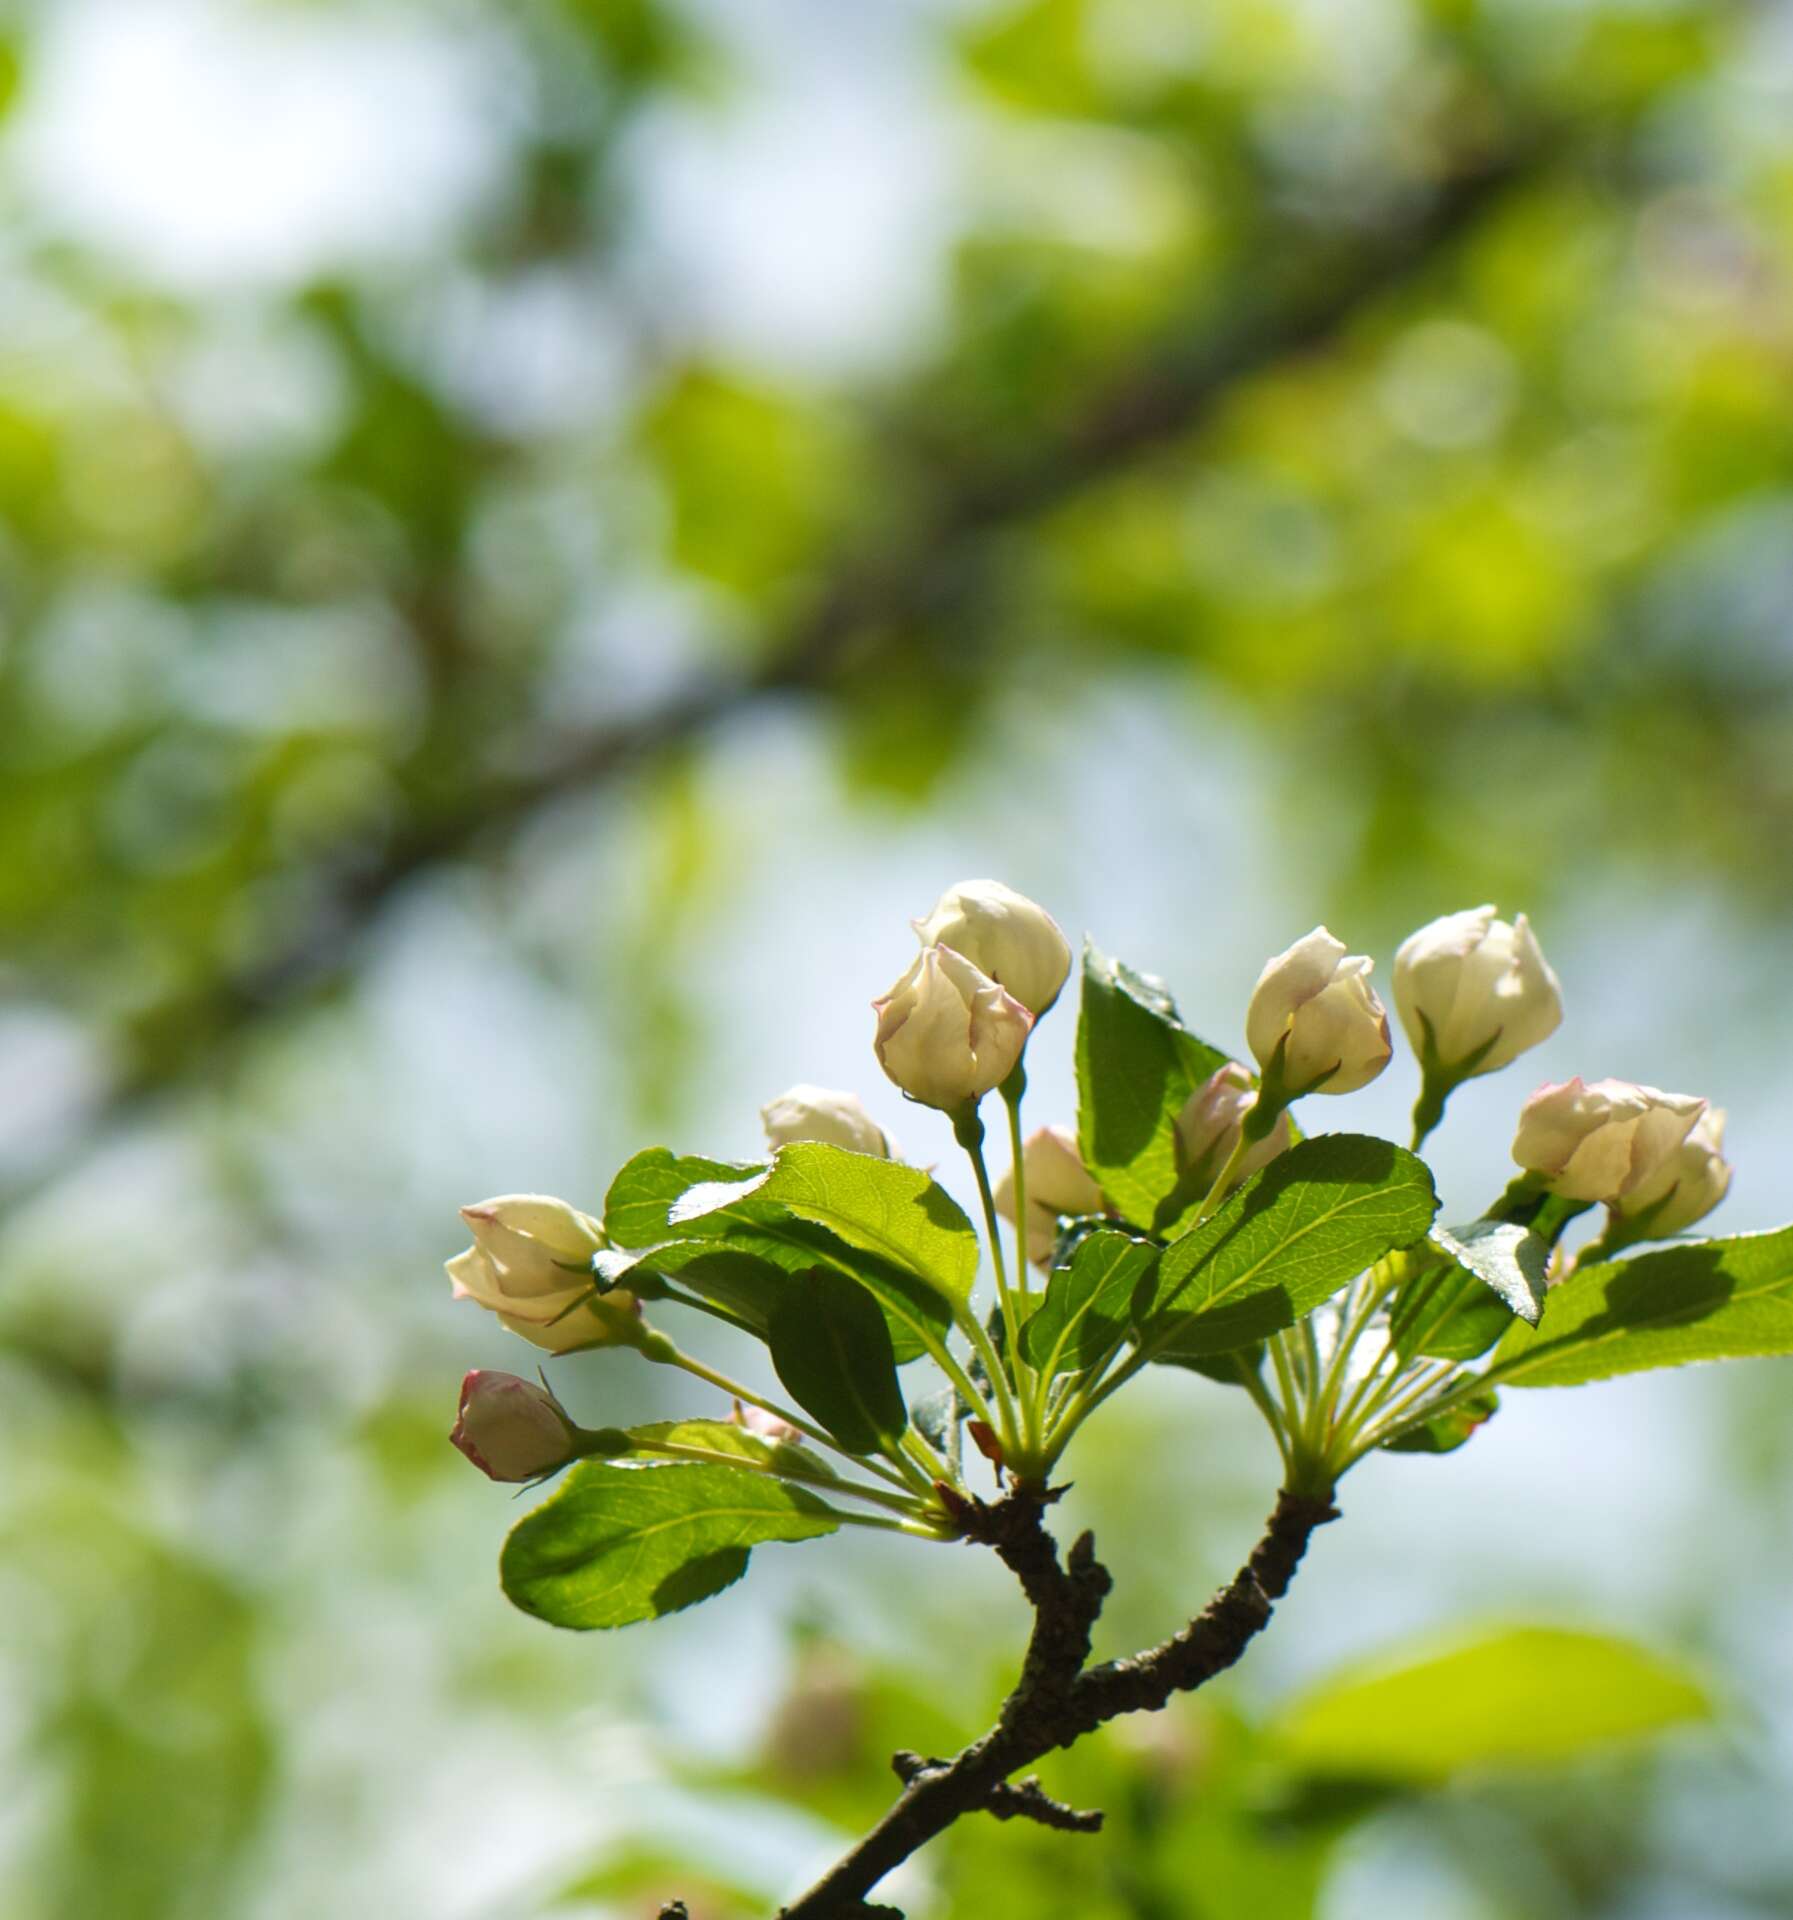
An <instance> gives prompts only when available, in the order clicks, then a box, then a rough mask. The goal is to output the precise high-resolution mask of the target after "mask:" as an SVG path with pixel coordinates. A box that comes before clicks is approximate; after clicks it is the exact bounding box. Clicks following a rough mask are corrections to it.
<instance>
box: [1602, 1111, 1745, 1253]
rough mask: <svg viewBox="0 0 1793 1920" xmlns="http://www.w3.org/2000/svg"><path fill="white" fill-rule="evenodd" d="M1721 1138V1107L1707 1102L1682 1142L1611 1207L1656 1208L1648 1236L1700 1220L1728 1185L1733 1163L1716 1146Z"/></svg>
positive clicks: (1626, 1210)
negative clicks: (1704, 1109)
mask: <svg viewBox="0 0 1793 1920" xmlns="http://www.w3.org/2000/svg"><path fill="white" fill-rule="evenodd" d="M1724 1138H1725V1114H1724V1109H1723V1108H1722V1107H1708V1108H1707V1109H1706V1111H1705V1112H1704V1113H1702V1114H1701V1115H1700V1117H1699V1118H1698V1119H1697V1120H1696V1121H1695V1122H1694V1123H1693V1126H1692V1128H1691V1129H1690V1130H1689V1132H1688V1135H1687V1138H1686V1139H1685V1140H1683V1141H1682V1142H1681V1144H1680V1146H1678V1147H1677V1148H1676V1149H1675V1151H1674V1152H1673V1153H1671V1154H1670V1155H1669V1156H1668V1158H1667V1159H1666V1160H1665V1161H1663V1163H1662V1165H1661V1166H1659V1167H1658V1168H1657V1169H1656V1171H1655V1173H1654V1174H1652V1175H1651V1176H1650V1177H1649V1178H1648V1179H1646V1180H1640V1181H1639V1182H1638V1184H1637V1185H1636V1186H1634V1187H1633V1188H1631V1190H1630V1191H1629V1192H1628V1193H1626V1194H1625V1195H1624V1196H1623V1197H1622V1198H1621V1199H1620V1201H1619V1203H1618V1205H1617V1206H1616V1207H1615V1208H1614V1211H1615V1212H1616V1213H1618V1214H1619V1215H1620V1216H1621V1217H1623V1218H1626V1219H1630V1218H1632V1217H1634V1216H1635V1215H1637V1214H1640V1213H1643V1212H1644V1211H1645V1210H1646V1209H1647V1208H1650V1207H1656V1208H1657V1209H1658V1211H1657V1212H1655V1213H1653V1214H1651V1216H1650V1219H1649V1221H1648V1222H1647V1225H1648V1228H1649V1233H1650V1235H1651V1236H1652V1237H1654V1238H1658V1239H1662V1238H1666V1237H1667V1236H1668V1235H1669V1234H1671V1233H1681V1232H1683V1231H1684V1230H1685V1229H1686V1228H1688V1227H1691V1226H1692V1225H1693V1223H1694V1222H1695V1221H1696V1220H1703V1219H1704V1218H1705V1217H1706V1215H1707V1214H1709V1213H1710V1212H1711V1211H1712V1209H1713V1208H1714V1207H1715V1206H1717V1205H1718V1203H1719V1201H1721V1200H1722V1199H1723V1198H1724V1197H1725V1194H1726V1193H1727V1192H1728V1191H1729V1190H1730V1185H1731V1165H1730V1162H1729V1161H1728V1160H1726V1159H1724V1158H1723V1156H1722V1154H1721V1151H1720V1149H1721V1148H1722V1147H1723V1146H1724Z"/></svg>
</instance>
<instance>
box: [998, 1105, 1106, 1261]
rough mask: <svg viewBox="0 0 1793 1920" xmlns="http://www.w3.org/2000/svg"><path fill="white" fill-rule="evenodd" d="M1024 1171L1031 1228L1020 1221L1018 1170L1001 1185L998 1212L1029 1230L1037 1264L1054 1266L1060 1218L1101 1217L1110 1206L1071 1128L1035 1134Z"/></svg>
mask: <svg viewBox="0 0 1793 1920" xmlns="http://www.w3.org/2000/svg"><path fill="white" fill-rule="evenodd" d="M1021 1169H1022V1172H1023V1173H1024V1174H1025V1175H1026V1176H1027V1219H1026V1222H1025V1225H1024V1226H1023V1223H1022V1222H1020V1221H1015V1170H1014V1168H1013V1167H1010V1168H1009V1170H1008V1172H1006V1173H1005V1174H1004V1175H1003V1176H1002V1178H1001V1179H1000V1180H999V1181H998V1182H997V1183H996V1211H997V1212H998V1213H1000V1214H1001V1215H1002V1217H1003V1218H1004V1219H1005V1220H1009V1221H1014V1222H1015V1224H1016V1225H1017V1226H1023V1231H1024V1232H1025V1234H1026V1238H1027V1257H1028V1259H1030V1260H1031V1261H1032V1262H1033V1263H1034V1264H1035V1265H1036V1266H1041V1267H1044V1266H1050V1265H1051V1262H1052V1253H1053V1249H1054V1248H1055V1247H1056V1246H1057V1245H1058V1223H1059V1220H1060V1218H1061V1217H1062V1216H1064V1215H1067V1214H1069V1215H1072V1216H1077V1215H1082V1214H1090V1213H1100V1212H1102V1210H1103V1208H1104V1206H1105V1205H1106V1204H1107V1203H1106V1202H1105V1201H1104V1199H1103V1197H1102V1189H1101V1188H1100V1187H1099V1186H1097V1185H1096V1183H1095V1181H1094V1180H1093V1179H1092V1178H1091V1177H1090V1172H1089V1169H1088V1168H1087V1167H1086V1166H1085V1165H1084V1164H1083V1155H1082V1154H1081V1153H1080V1152H1079V1151H1078V1147H1077V1136H1076V1134H1074V1133H1073V1132H1072V1131H1071V1130H1070V1128H1069V1127H1040V1128H1039V1129H1037V1130H1036V1131H1035V1132H1033V1133H1031V1134H1029V1135H1028V1137H1027V1138H1026V1140H1024V1141H1023V1142H1022V1145H1021Z"/></svg>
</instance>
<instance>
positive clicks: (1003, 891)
mask: <svg viewBox="0 0 1793 1920" xmlns="http://www.w3.org/2000/svg"><path fill="white" fill-rule="evenodd" d="M912 924H913V926H914V928H915V931H916V932H917V933H918V934H919V935H920V936H921V940H922V944H923V945H924V946H929V947H951V948H952V950H953V951H954V952H955V953H962V954H963V955H964V956H965V958H966V959H967V960H969V961H970V962H971V964H972V965H973V966H974V967H976V968H977V970H978V971H979V972H980V973H983V974H987V975H988V976H989V977H990V978H991V979H992V980H994V981H995V982H996V984H997V985H998V986H1000V987H1004V988H1006V989H1007V990H1008V992H1009V993H1011V994H1013V995H1014V997H1015V998H1016V999H1017V1000H1019V1001H1020V1002H1021V1004H1022V1005H1023V1006H1024V1007H1025V1008H1026V1009H1027V1010H1028V1012H1029V1013H1031V1014H1032V1015H1033V1017H1034V1018H1035V1019H1036V1020H1037V1019H1038V1018H1039V1017H1040V1015H1041V1014H1043V1013H1044V1012H1045V1011H1046V1009H1047V1008H1048V1007H1050V1006H1051V1005H1052V1003H1053V1001H1055V1000H1056V999H1057V998H1058V996H1059V994H1060V993H1061V992H1062V991H1063V989H1064V984H1065V981H1066V979H1067V978H1068V977H1069V975H1070V972H1071V944H1070V942H1069V941H1068V940H1067V939H1066V938H1065V936H1064V934H1063V933H1062V932H1060V930H1059V925H1058V922H1057V921H1056V920H1054V919H1053V917H1052V916H1051V914H1049V913H1048V912H1047V911H1046V909H1045V908H1044V907H1042V906H1039V905H1037V904H1036V903H1035V902H1034V901H1032V900H1029V899H1028V898H1027V896H1026V895H1025V894H1021V893H1017V892H1016V891H1015V890H1014V888H1013V887H1005V886H1004V885H1003V884H1002V882H1001V881H1000V880H961V881H960V882H959V884H958V885H957V886H956V887H948V888H947V890H946V892H944V893H943V894H942V895H941V896H940V898H939V899H938V900H937V901H935V903H934V909H933V911H932V912H931V913H930V914H928V916H927V917H926V918H925V919H922V920H916V921H914V922H912Z"/></svg>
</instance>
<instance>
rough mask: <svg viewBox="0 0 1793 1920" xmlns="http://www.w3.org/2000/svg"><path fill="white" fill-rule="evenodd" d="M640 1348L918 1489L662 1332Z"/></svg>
mask: <svg viewBox="0 0 1793 1920" xmlns="http://www.w3.org/2000/svg"><path fill="white" fill-rule="evenodd" d="M641 1351H642V1352H643V1353H644V1354H645V1355H646V1356H647V1358H648V1359H650V1360H655V1361H658V1362H659V1363H660V1364H661V1365H663V1366H672V1367H678V1368H679V1369H680V1370H681V1371H682V1372H685V1373H688V1374H690V1375H691V1376H692V1378H693V1379H696V1380H702V1381H703V1382H704V1383H705V1384H706V1385H708V1386H712V1387H719V1388H720V1389H721V1390H722V1391H723V1392H724V1393H726V1394H727V1395H728V1396H729V1397H730V1398H731V1399H734V1400H744V1401H745V1402H746V1403H747V1405H748V1406H750V1407H758V1408H759V1410H760V1411H761V1412H762V1413H769V1414H771V1415H772V1417H773V1418H774V1419H775V1420H782V1421H784V1422H785V1423H786V1425H788V1426H792V1427H795V1428H796V1429H797V1431H798V1432H799V1433H801V1434H804V1435H805V1436H807V1437H808V1438H809V1439H811V1440H813V1441H815V1442H816V1444H817V1445H818V1446H823V1447H826V1448H827V1449H828V1451H829V1452H830V1453H838V1454H839V1455H840V1457H841V1458H842V1459H843V1460H851V1461H852V1462H853V1463H854V1465H855V1466H859V1467H863V1468H864V1469H865V1471H866V1472H867V1473H873V1474H876V1475H877V1476H878V1478H879V1479H880V1480H888V1481H889V1482H890V1484H891V1485H892V1486H895V1487H904V1488H910V1489H913V1490H914V1491H916V1492H919V1491H920V1488H919V1487H917V1486H916V1484H915V1482H914V1481H913V1480H912V1479H910V1478H909V1477H907V1476H906V1475H905V1474H903V1473H902V1472H901V1471H900V1470H899V1469H893V1468H891V1467H887V1466H885V1465H884V1464H883V1463H882V1462H881V1461H878V1460H873V1459H871V1458H869V1457H867V1456H866V1455H864V1454H858V1453H849V1452H848V1451H847V1450H846V1448H845V1447H843V1446H842V1445H841V1444H840V1442H839V1441H838V1440H836V1439H835V1438H834V1436H833V1435H832V1434H830V1433H829V1432H828V1430H827V1429H826V1428H825V1427H818V1426H817V1425H816V1424H815V1422H814V1421H813V1420H805V1419H804V1417H803V1416H802V1414H800V1413H796V1412H794V1411H793V1410H792V1409H791V1408H789V1407H786V1406H781V1405H780V1404H779V1403H778V1402H777V1401H776V1400H768V1399H767V1398H766V1396H765V1395H764V1394H761V1393H755V1392H754V1390H753V1389H752V1388H751V1387H744V1386H743V1385H742V1384H741V1382H740V1381H739V1380H731V1379H730V1378H729V1377H728V1375H727V1374H726V1373H718V1372H717V1371H716V1369H715V1368H714V1367H707V1366H705V1365H704V1363H703V1362H702V1361H701V1360H699V1359H696V1358H695V1357H694V1356H693V1355H691V1354H688V1353H686V1352H685V1351H684V1349H683V1348H682V1347H677V1346H674V1345H673V1343H672V1342H671V1341H670V1340H668V1339H667V1338H666V1336H665V1335H664V1334H657V1335H654V1336H653V1337H651V1338H650V1339H649V1340H648V1341H646V1342H645V1343H644V1344H643V1346H642V1348H641Z"/></svg>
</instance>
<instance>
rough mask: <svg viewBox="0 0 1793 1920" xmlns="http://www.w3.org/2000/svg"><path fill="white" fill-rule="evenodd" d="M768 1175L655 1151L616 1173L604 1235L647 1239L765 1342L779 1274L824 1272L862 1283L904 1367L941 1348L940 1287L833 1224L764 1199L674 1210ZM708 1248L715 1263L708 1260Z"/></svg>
mask: <svg viewBox="0 0 1793 1920" xmlns="http://www.w3.org/2000/svg"><path fill="white" fill-rule="evenodd" d="M763 1171H764V1170H763V1169H762V1168H759V1167H751V1166H749V1167H742V1166H735V1165H731V1164H729V1163H728V1162H726V1161H719V1160H703V1159H699V1158H696V1157H695V1156H688V1157H685V1158H679V1157H678V1156H676V1155H674V1154H671V1153H669V1152H668V1151H667V1150H666V1149H665V1148H664V1147H654V1148H652V1149H650V1150H649V1151H648V1152H646V1153H640V1154H637V1155H636V1156H635V1158H634V1159H633V1160H631V1161H630V1162H629V1163H628V1165H627V1166H625V1167H624V1168H623V1170H622V1172H621V1173H619V1174H618V1175H617V1177H616V1180H615V1182H614V1183H613V1185H612V1186H611V1189H610V1197H609V1199H608V1200H607V1201H606V1203H605V1214H604V1225H605V1230H606V1231H607V1232H608V1233H609V1234H610V1236H611V1238H612V1239H620V1237H621V1231H625V1230H626V1231H627V1232H629V1233H631V1234H635V1235H645V1236H646V1237H645V1238H643V1239H639V1240H637V1241H635V1242H634V1243H633V1244H637V1245H645V1246H653V1252H652V1253H651V1254H649V1255H647V1256H645V1258H646V1260H647V1262H648V1263H649V1264H650V1265H651V1266H652V1268H653V1270H654V1271H655V1272H658V1273H665V1274H667V1275H668V1276H669V1277H672V1276H676V1277H677V1278H678V1279H679V1280H680V1282H681V1283H682V1284H683V1285H686V1286H688V1287H690V1289H691V1290H692V1291H693V1292H694V1293H699V1294H701V1295H703V1297H704V1298H706V1299H710V1300H714V1301H715V1302H716V1304H717V1305H718V1306H723V1307H727V1308H728V1309H729V1311H730V1312H732V1313H737V1314H739V1315H740V1316H741V1318H742V1319H744V1320H746V1321H747V1322H748V1323H749V1325H751V1326H753V1327H754V1328H755V1329H756V1330H757V1331H758V1332H759V1333H760V1335H761V1337H762V1338H764V1336H765V1332H766V1328H767V1326H768V1324H769V1323H770V1319H771V1315H772V1312H773V1310H774V1309H775V1308H776V1306H777V1305H778V1302H779V1300H780V1299H782V1298H783V1294H784V1285H783V1283H782V1282H781V1281H780V1280H779V1279H778V1278H777V1277H776V1276H777V1275H779V1274H782V1275H784V1276H787V1277H788V1276H789V1275H791V1274H795V1273H807V1272H809V1271H810V1270H811V1269H812V1268H814V1267H816V1266H818V1265H825V1266H829V1267H832V1268H833V1269H834V1270H835V1271H836V1272H839V1273H845V1274H848V1275H849V1276H851V1278H853V1279H855V1280H857V1281H858V1282H859V1284H860V1285H861V1286H862V1287H864V1288H865V1289H866V1291H867V1292H868V1293H870V1294H871V1295H872V1296H873V1297H874V1298H875V1299H876V1300H877V1302H878V1304H879V1306H881V1307H882V1308H883V1309H884V1316H885V1319H886V1320H887V1321H888V1323H889V1326H890V1339H891V1346H892V1348H893V1349H894V1351H895V1353H896V1357H897V1364H898V1365H899V1366H901V1365H903V1364H905V1363H907V1362H908V1361H910V1360H913V1359H915V1358H916V1357H917V1356H918V1355H919V1354H922V1353H925V1352H926V1351H927V1350H928V1348H929V1346H930V1345H933V1344H938V1342H939V1340H940V1339H941V1337H942V1336H943V1334H944V1332H945V1329H946V1327H947V1325H948V1323H949V1322H950V1320H951V1317H952V1316H951V1309H950V1307H949V1306H948V1304H947V1302H946V1301H945V1300H944V1299H943V1298H942V1296H941V1295H940V1294H939V1292H938V1291H936V1289H935V1288H933V1287H932V1286H930V1285H928V1283H927V1282H926V1281H924V1280H921V1279H918V1278H917V1277H916V1276H915V1275H914V1274H913V1273H912V1272H910V1271H908V1270H907V1269H906V1268H904V1267H900V1266H895V1265H893V1264H892V1263H891V1262H890V1261H888V1260H883V1259H880V1258H879V1257H878V1256H877V1255H876V1254H874V1253H868V1252H866V1251H865V1250H864V1249H862V1248H859V1247H853V1246H849V1245H848V1244H847V1243H846V1242H845V1241H844V1240H841V1239H839V1238H837V1237H836V1236H835V1235H834V1234H832V1233H830V1232H828V1230H827V1229H826V1228H825V1227H820V1226H817V1225H815V1224H814V1223H813V1222H811V1221H809V1220H801V1219H798V1218H797V1217H796V1216H795V1215H794V1214H793V1213H792V1212H791V1210H790V1209H789V1208H788V1207H785V1206H782V1205H780V1204H779V1203H778V1202H776V1201H772V1200H766V1199H764V1198H763V1197H761V1195H760V1194H759V1193H757V1192H752V1193H749V1194H748V1197H746V1198H744V1199H736V1200H733V1201H730V1202H729V1203H728V1204H726V1205H722V1206H715V1207H712V1208H711V1209H710V1210H709V1211H707V1212H705V1213H703V1214H701V1215H697V1216H695V1217H692V1218H689V1219H683V1220H681V1221H680V1223H679V1224H678V1225H677V1226H676V1227H675V1226H674V1225H673V1223H672V1221H671V1219H670V1217H669V1216H670V1214H671V1212H672V1209H673V1208H674V1207H675V1206H677V1205H678V1203H679V1202H680V1201H682V1200H683V1199H684V1198H685V1196H686V1195H687V1194H688V1193H690V1191H691V1190H692V1188H694V1187H699V1186H707V1187H710V1188H711V1189H712V1191H711V1193H710V1194H709V1196H708V1197H709V1198H710V1199H714V1198H715V1197H716V1195H715V1190H714V1189H715V1188H716V1186H717V1184H718V1183H721V1184H724V1185H736V1186H738V1185H740V1184H742V1183H743V1182H748V1181H752V1180H754V1179H755V1178H756V1176H758V1175H759V1174H761V1173H762V1172H763ZM613 1216H615V1218H614V1220H613ZM963 1217H964V1216H963V1215H961V1216H960V1218H961V1219H962V1218H963ZM669 1236H676V1237H674V1238H672V1239H671V1240H670V1244H668V1245H665V1246H654V1242H655V1241H656V1240H667V1239H668V1237H669ZM706 1250H708V1252H709V1254H710V1256H711V1257H705V1256H706ZM723 1256H726V1257H723Z"/></svg>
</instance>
